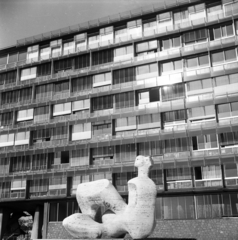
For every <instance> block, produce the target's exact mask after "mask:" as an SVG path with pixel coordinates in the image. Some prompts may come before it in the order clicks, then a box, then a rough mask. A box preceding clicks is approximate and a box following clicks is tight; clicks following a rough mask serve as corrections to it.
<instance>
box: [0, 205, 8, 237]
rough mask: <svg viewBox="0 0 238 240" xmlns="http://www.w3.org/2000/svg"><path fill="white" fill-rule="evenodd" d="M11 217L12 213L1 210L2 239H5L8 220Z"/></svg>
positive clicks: (0, 235) (0, 234)
mask: <svg viewBox="0 0 238 240" xmlns="http://www.w3.org/2000/svg"><path fill="white" fill-rule="evenodd" d="M9 217H10V211H9V210H8V209H3V208H0V239H2V238H3V235H4V233H5V230H6V227H7V224H8V220H9Z"/></svg>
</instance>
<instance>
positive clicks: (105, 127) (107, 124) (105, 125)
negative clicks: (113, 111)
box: [93, 121, 112, 136]
mask: <svg viewBox="0 0 238 240" xmlns="http://www.w3.org/2000/svg"><path fill="white" fill-rule="evenodd" d="M105 134H106V135H107V136H108V135H112V124H111V121H102V122H98V123H93V135H94V136H100V135H105Z"/></svg>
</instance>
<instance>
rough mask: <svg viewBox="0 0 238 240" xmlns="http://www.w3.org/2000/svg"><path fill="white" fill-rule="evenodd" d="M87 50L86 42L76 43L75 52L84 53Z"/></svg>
mask: <svg viewBox="0 0 238 240" xmlns="http://www.w3.org/2000/svg"><path fill="white" fill-rule="evenodd" d="M86 49H87V40H82V41H78V42H77V43H76V51H77V52H80V51H85V50H86Z"/></svg>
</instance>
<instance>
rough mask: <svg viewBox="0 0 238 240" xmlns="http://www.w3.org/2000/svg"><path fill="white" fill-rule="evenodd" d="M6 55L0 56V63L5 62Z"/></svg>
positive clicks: (3, 63)
mask: <svg viewBox="0 0 238 240" xmlns="http://www.w3.org/2000/svg"><path fill="white" fill-rule="evenodd" d="M7 57H8V55H2V56H0V65H5V64H7Z"/></svg>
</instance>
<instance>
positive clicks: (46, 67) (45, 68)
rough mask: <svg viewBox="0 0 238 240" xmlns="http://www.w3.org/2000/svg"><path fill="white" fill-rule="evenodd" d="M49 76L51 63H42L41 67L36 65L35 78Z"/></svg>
mask: <svg viewBox="0 0 238 240" xmlns="http://www.w3.org/2000/svg"><path fill="white" fill-rule="evenodd" d="M50 74H51V63H44V64H41V65H38V67H37V76H38V77H42V76H47V75H50Z"/></svg>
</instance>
